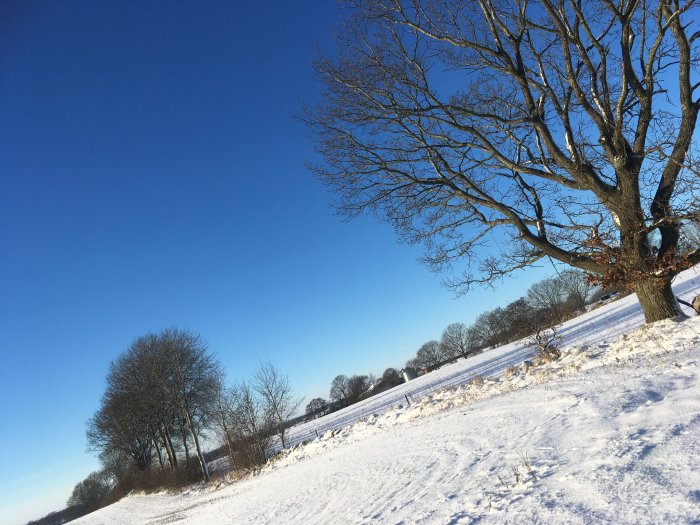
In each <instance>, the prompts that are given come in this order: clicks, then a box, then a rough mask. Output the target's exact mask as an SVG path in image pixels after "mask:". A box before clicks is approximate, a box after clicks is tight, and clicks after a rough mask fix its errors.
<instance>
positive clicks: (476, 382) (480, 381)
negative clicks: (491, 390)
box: [469, 376, 484, 387]
mask: <svg viewBox="0 0 700 525" xmlns="http://www.w3.org/2000/svg"><path fill="white" fill-rule="evenodd" d="M469 384H470V385H473V386H475V387H482V386H484V378H483V377H481V376H474V377H473V378H472V380H471V381H469Z"/></svg>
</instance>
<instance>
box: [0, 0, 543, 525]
mask: <svg viewBox="0 0 700 525" xmlns="http://www.w3.org/2000/svg"><path fill="white" fill-rule="evenodd" d="M341 17H342V12H341V10H340V9H339V8H338V7H337V6H336V5H335V4H334V2H332V1H330V0H319V1H315V2H312V1H304V2H289V1H272V2H255V3H249V2H230V1H221V2H216V1H207V2H172V1H168V2H155V1H149V2H140V1H118V2H117V1H104V2H102V1H101V2H95V1H93V0H89V1H87V0H86V1H82V0H70V1H69V0H64V1H62V0H56V1H49V0H45V1H43V2H34V1H26V0H25V1H17V2H2V3H0V72H1V73H0V241H1V243H2V257H0V332H1V333H2V339H1V341H2V342H1V343H0V345H1V358H2V365H1V367H0V399H2V405H1V408H2V413H3V417H2V418H0V425H1V428H0V440H1V442H0V449H1V450H2V451H3V455H4V458H3V468H2V480H0V507H2V508H3V518H2V520H3V521H4V520H8V523H19V522H22V521H27V520H28V519H33V518H39V517H40V516H42V515H44V514H46V513H47V512H49V511H51V510H58V509H60V508H62V506H63V504H64V503H65V501H66V499H67V498H68V496H69V495H70V492H71V490H72V487H73V485H74V484H75V483H76V482H78V481H80V480H81V479H83V478H84V477H85V476H86V475H87V474H88V473H89V472H90V471H91V470H94V469H96V468H98V462H97V460H96V459H95V458H94V456H93V455H92V454H90V453H88V452H87V451H86V441H85V422H86V420H87V419H88V418H89V417H90V416H91V415H92V414H93V412H94V411H95V409H96V408H97V406H98V403H99V398H100V395H101V393H102V390H103V386H104V377H105V374H106V372H107V367H108V365H109V363H110V361H112V360H113V359H114V358H115V357H116V356H117V355H118V354H119V353H121V352H122V351H124V350H125V349H126V347H127V346H128V345H129V343H130V342H131V341H132V340H133V339H134V338H135V337H137V336H139V335H141V334H144V333H146V332H148V331H157V330H160V329H163V328H166V327H172V326H178V327H182V328H189V329H192V330H194V331H196V332H198V333H200V334H201V335H202V336H204V337H205V338H206V339H207V340H208V342H209V347H210V349H211V350H212V351H213V352H214V353H216V354H217V356H218V357H219V359H220V360H221V362H222V363H223V365H224V367H225V368H226V370H227V372H228V375H229V378H230V380H231V381H235V380H240V379H245V378H247V377H249V376H250V374H251V372H252V370H253V369H254V368H255V366H256V365H257V363H258V362H259V361H261V360H270V361H272V362H274V363H276V364H277V365H278V366H279V367H280V368H281V369H283V370H285V371H286V372H287V373H288V374H289V376H290V379H291V380H292V383H293V385H294V387H295V388H296V390H297V391H298V392H299V393H300V394H302V395H304V396H305V397H306V399H307V400H308V399H310V398H311V397H314V396H319V395H320V396H327V394H328V387H329V384H330V381H331V379H332V378H333V377H334V376H335V375H336V374H338V373H346V374H353V373H367V372H372V373H375V374H380V373H381V372H382V371H383V370H384V368H386V367H388V366H396V367H401V366H402V365H403V363H404V362H405V361H406V360H407V359H408V358H410V357H412V355H413V354H414V353H415V351H416V349H417V348H418V347H419V346H420V344H422V343H423V342H425V341H426V340H429V339H432V338H438V337H439V336H440V332H441V331H442V329H443V328H444V326H445V325H447V324H448V323H450V322H455V321H463V322H467V323H470V322H472V321H473V319H474V317H475V316H476V315H478V313H480V312H482V311H483V310H486V309H490V308H493V307H495V306H497V305H498V304H499V303H505V302H508V301H511V300H513V299H515V298H517V297H518V296H520V295H522V294H524V293H525V290H526V289H527V287H528V286H529V284H531V282H532V281H533V280H536V279H539V278H541V277H542V275H543V270H535V271H533V272H530V273H528V274H521V275H520V276H518V277H517V278H516V279H511V280H507V281H505V283H504V284H503V285H501V287H500V289H499V290H497V291H495V292H494V291H490V290H487V291H476V292H474V293H472V294H470V295H469V296H467V297H466V298H464V299H461V300H454V299H453V296H452V294H451V293H450V292H449V291H447V290H445V289H444V288H442V287H441V285H440V281H441V277H440V276H436V275H434V274H431V273H430V272H429V271H428V270H427V269H426V268H425V267H423V266H421V265H420V264H419V263H418V262H416V257H417V256H418V255H419V253H420V252H419V250H418V249H417V248H416V247H408V246H401V245H399V244H397V242H396V239H395V236H394V234H393V232H392V230H391V228H390V227H389V226H388V225H387V224H383V223H378V222H376V221H375V220H373V219H372V218H370V217H365V218H361V219H358V220H356V221H353V222H350V223H344V222H342V221H341V220H340V219H339V218H338V217H337V216H336V215H335V214H334V212H333V210H332V209H330V208H329V203H330V201H331V200H332V196H331V195H329V194H328V193H326V190H325V189H323V188H322V186H321V185H320V183H319V182H318V181H316V180H315V179H314V178H313V176H312V175H310V174H309V173H308V172H307V171H306V170H305V168H304V161H305V160H307V159H311V158H313V157H312V156H313V151H312V148H311V144H310V141H309V139H308V137H307V136H306V131H305V129H304V128H303V126H302V125H301V124H299V123H298V122H297V121H295V120H294V119H293V118H292V116H291V115H292V113H294V112H297V111H299V109H300V107H301V105H302V102H303V101H306V102H313V101H314V100H315V97H316V96H317V85H316V83H315V81H314V78H313V73H312V65H311V62H312V61H313V59H314V57H315V55H316V46H318V47H320V48H321V49H326V50H332V33H333V30H334V28H335V27H336V26H337V24H338V22H339V20H340V19H341Z"/></svg>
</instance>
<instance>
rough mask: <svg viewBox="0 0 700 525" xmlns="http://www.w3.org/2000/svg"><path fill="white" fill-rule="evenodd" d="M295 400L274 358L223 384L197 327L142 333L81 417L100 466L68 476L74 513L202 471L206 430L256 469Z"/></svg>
mask: <svg viewBox="0 0 700 525" xmlns="http://www.w3.org/2000/svg"><path fill="white" fill-rule="evenodd" d="M300 404H301V399H299V398H297V397H295V396H294V394H293V392H292V389H291V386H290V384H289V380H288V378H287V376H286V375H285V374H283V373H281V372H280V371H279V370H278V369H277V368H275V367H274V366H273V365H272V364H261V365H260V367H259V368H258V370H257V371H256V372H255V373H254V374H253V376H252V379H251V381H250V382H242V383H239V384H236V385H233V386H226V385H225V382H224V372H223V369H222V367H221V365H220V363H219V362H218V361H217V360H216V359H215V358H214V356H213V355H211V354H210V353H209V352H208V350H207V345H206V343H205V342H204V340H203V339H202V338H201V337H200V336H199V335H197V334H195V333H192V332H189V331H186V330H180V329H167V330H163V331H161V332H160V333H157V334H147V335H145V336H142V337H139V338H137V339H136V340H135V341H134V342H133V343H132V344H131V345H130V346H129V348H128V349H127V350H126V352H124V353H123V354H122V355H120V356H119V357H118V358H117V359H116V360H115V361H114V362H112V363H111V365H110V367H109V372H108V374H107V380H106V388H105V392H104V394H103V396H102V399H101V401H100V406H99V408H98V409H97V411H96V412H95V414H94V416H93V417H92V418H91V419H90V420H89V422H88V425H87V439H88V444H89V447H90V449H92V450H94V451H96V452H97V453H98V454H99V457H100V460H101V463H102V469H101V470H100V471H98V472H93V473H91V474H90V475H89V476H88V477H87V478H85V479H84V480H83V481H81V482H79V483H78V484H77V485H76V486H75V488H74V490H73V493H72V495H71V497H70V499H69V500H68V507H69V509H72V510H71V515H73V514H75V513H77V514H78V515H83V514H86V513H88V512H92V511H94V510H96V509H97V508H100V507H101V506H104V505H106V504H109V503H112V502H113V501H116V500H118V499H119V498H121V497H123V496H124V495H126V494H128V493H129V492H130V491H132V490H134V489H142V490H150V489H156V488H160V487H163V486H181V485H185V484H188V483H192V482H194V481H197V480H202V481H208V480H209V479H210V476H211V473H210V470H209V465H208V459H207V458H208V455H207V454H205V453H204V450H203V441H204V439H205V438H208V437H215V438H216V439H218V440H219V442H220V443H221V445H222V450H223V451H224V454H225V455H228V456H229V459H230V462H231V464H232V465H233V467H234V468H237V469H256V468H258V467H259V466H260V465H262V464H264V463H265V462H266V461H267V459H268V457H269V455H270V454H271V453H272V451H273V450H274V449H275V447H276V445H277V444H278V443H279V445H281V446H282V447H283V448H284V447H285V446H286V444H287V435H286V428H287V426H288V424H287V422H288V420H289V419H290V417H291V416H292V414H293V413H294V412H295V411H296V410H297V409H298V408H299V406H300ZM209 458H211V455H209ZM67 510H68V509H67ZM54 514H55V513H54ZM75 517H77V516H75ZM46 518H48V516H47V517H46ZM71 519H72V518H71Z"/></svg>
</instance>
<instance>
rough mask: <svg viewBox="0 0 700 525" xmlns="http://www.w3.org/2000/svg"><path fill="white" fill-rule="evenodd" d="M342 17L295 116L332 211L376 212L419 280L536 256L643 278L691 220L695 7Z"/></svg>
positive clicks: (562, 6) (628, 5) (380, 0)
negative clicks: (312, 148)
mask: <svg viewBox="0 0 700 525" xmlns="http://www.w3.org/2000/svg"><path fill="white" fill-rule="evenodd" d="M349 4H350V6H351V7H352V12H353V16H352V18H351V19H350V20H349V21H348V22H347V24H346V25H345V26H344V30H343V32H342V36H341V37H340V38H341V40H340V44H341V45H340V49H341V52H340V56H339V57H338V58H337V59H328V58H322V59H320V60H319V61H318V63H317V71H318V73H319V75H320V78H321V80H322V82H323V85H324V91H323V102H322V103H321V104H320V105H319V106H318V107H316V108H313V109H311V110H309V111H308V112H307V114H306V119H307V121H308V123H309V125H310V126H311V129H312V130H313V132H314V134H315V136H316V137H317V146H318V150H319V152H320V153H321V154H322V156H323V158H324V161H325V162H324V163H323V164H320V165H314V166H312V169H313V170H314V171H315V172H316V173H317V174H319V175H320V177H321V178H322V180H324V181H326V182H327V183H328V184H329V185H330V186H331V187H333V188H334V189H336V190H338V194H339V195H340V201H339V202H338V207H339V209H340V210H341V211H342V212H343V213H345V214H348V215H349V216H352V215H355V214H358V213H361V212H363V211H365V210H367V209H370V210H374V211H375V212H378V213H380V214H381V215H382V216H384V217H385V218H386V219H388V220H389V221H391V222H392V223H393V224H394V225H395V227H396V228H397V231H399V232H400V234H401V235H402V236H403V238H404V239H405V240H407V241H409V242H423V243H425V245H426V246H427V250H426V262H427V263H428V264H429V265H431V267H433V268H434V269H436V270H443V269H445V268H446V267H447V266H448V265H449V264H450V263H451V262H452V261H454V260H461V261H467V267H468V268H467V270H466V271H465V274H464V276H462V277H460V278H458V281H459V283H461V284H462V285H467V286H468V285H469V284H472V283H486V282H490V281H492V280H493V279H495V278H498V277H500V276H502V275H505V274H506V273H508V272H510V271H512V270H514V269H516V268H521V267H523V266H527V265H531V264H533V263H534V262H536V261H538V260H539V259H541V258H542V257H545V256H549V257H553V258H555V259H557V260H559V261H563V262H565V263H567V264H569V265H572V266H575V267H578V268H581V269H583V270H586V271H588V272H593V273H599V274H605V273H606V272H608V271H609V270H610V267H611V266H612V265H622V266H629V267H630V268H635V269H637V270H639V271H642V272H647V273H648V274H649V275H651V274H654V275H658V271H659V268H658V265H657V264H656V261H666V260H667V258H668V257H669V256H671V255H673V254H675V253H676V249H677V244H678V238H679V228H680V226H681V224H682V222H683V221H684V220H685V219H687V218H689V217H693V216H697V213H698V200H697V197H696V195H697V194H696V193H694V192H693V191H692V190H693V189H694V188H695V186H696V184H697V180H698V173H699V170H700V163H699V162H698V159H697V155H696V154H695V153H694V152H693V150H692V146H693V134H694V132H695V128H696V123H697V116H698V111H699V110H700V95H699V90H698V87H699V86H700V82H699V81H698V73H697V64H698V59H699V56H698V41H700V32H698V31H697V29H698V28H699V25H698V23H697V20H693V19H692V15H693V11H694V8H696V7H697V2H696V0H686V1H683V0H659V1H656V2H654V1H648V0H617V1H614V0H466V1H465V0H439V1H438V0H412V1H402V0H356V1H352V2H349ZM695 10H696V9H695ZM693 28H694V30H695V32H693V31H694V30H693ZM486 245H488V246H490V248H489V249H483V248H485V246H486ZM483 253H487V254H490V255H488V256H482V255H481V254H483ZM610 254H616V255H614V256H611V255H610ZM698 261H700V253H699V252H693V253H691V254H690V255H688V256H687V261H686V262H687V264H691V263H694V262H698ZM654 272H657V273H654Z"/></svg>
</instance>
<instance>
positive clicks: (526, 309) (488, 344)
mask: <svg viewBox="0 0 700 525" xmlns="http://www.w3.org/2000/svg"><path fill="white" fill-rule="evenodd" d="M594 291H595V287H594V286H593V285H592V284H591V283H590V281H589V279H587V278H586V274H585V273H584V272H582V271H580V270H571V269H569V270H564V271H562V272H560V273H558V274H557V275H556V276H554V277H549V278H546V279H543V280H542V281H539V282H536V283H535V284H533V285H532V286H531V287H530V289H529V290H528V292H527V295H526V296H525V297H520V298H519V299H517V300H515V301H513V302H511V303H510V304H508V305H506V306H504V307H500V306H499V307H497V308H495V309H493V310H489V311H486V312H483V313H482V314H480V315H479V316H478V317H477V318H476V321H474V323H473V324H472V325H470V326H467V325H465V324H464V323H452V324H450V325H448V326H447V327H446V328H445V330H444V331H443V332H442V337H441V338H440V340H439V341H438V340H432V341H428V342H426V343H424V344H423V345H421V347H420V348H419V349H418V351H417V352H416V356H415V357H414V358H412V359H410V360H408V361H407V362H406V367H411V368H415V369H416V370H419V371H430V370H433V369H435V368H437V367H439V366H441V365H443V364H446V363H449V362H454V361H455V360H457V359H458V358H460V357H468V356H469V355H473V354H475V353H478V352H481V351H483V350H484V349H487V348H496V347H498V346H501V345H504V344H507V343H510V342H511V341H516V340H518V339H522V338H523V337H527V336H529V335H531V334H533V333H535V332H537V331H539V330H542V329H544V328H547V327H550V326H553V325H556V324H559V323H561V322H562V321H564V320H566V319H568V318H570V317H573V316H574V315H577V314H578V313H580V312H582V311H584V310H585V308H586V305H587V304H588V302H589V301H590V299H591V298H592V297H593V293H594Z"/></svg>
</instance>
